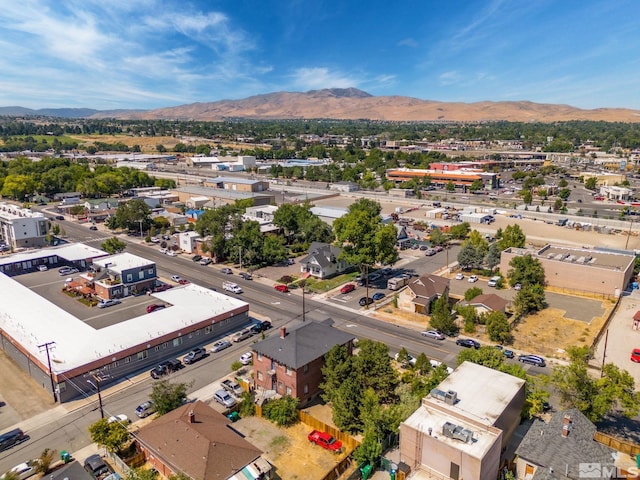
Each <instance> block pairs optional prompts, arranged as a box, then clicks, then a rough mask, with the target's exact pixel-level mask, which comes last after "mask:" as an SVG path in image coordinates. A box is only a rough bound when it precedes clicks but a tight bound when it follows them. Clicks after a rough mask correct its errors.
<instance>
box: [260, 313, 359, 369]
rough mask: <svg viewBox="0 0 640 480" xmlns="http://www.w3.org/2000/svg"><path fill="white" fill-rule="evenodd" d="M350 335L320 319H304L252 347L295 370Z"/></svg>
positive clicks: (345, 340) (350, 339)
mask: <svg viewBox="0 0 640 480" xmlns="http://www.w3.org/2000/svg"><path fill="white" fill-rule="evenodd" d="M354 339H355V337H354V336H353V335H350V334H348V333H345V332H342V331H340V330H338V329H336V328H333V327H331V326H329V325H326V324H324V323H318V322H307V323H304V324H302V325H300V326H299V327H297V328H295V329H292V330H290V331H287V334H286V335H285V337H284V338H280V334H278V335H274V336H272V337H269V338H267V339H265V340H262V341H261V342H258V343H256V344H254V345H253V351H254V352H257V353H260V354H262V355H264V356H265V357H268V358H271V359H272V360H275V361H276V362H278V363H279V364H281V365H286V366H287V367H289V368H291V369H294V370H295V369H297V368H300V367H302V366H304V365H307V364H308V363H310V362H311V361H313V360H316V359H317V358H320V357H322V356H324V355H325V354H326V353H327V352H328V351H329V350H331V349H332V348H333V347H334V346H336V345H344V344H346V343H347V342H349V341H352V340H354Z"/></svg>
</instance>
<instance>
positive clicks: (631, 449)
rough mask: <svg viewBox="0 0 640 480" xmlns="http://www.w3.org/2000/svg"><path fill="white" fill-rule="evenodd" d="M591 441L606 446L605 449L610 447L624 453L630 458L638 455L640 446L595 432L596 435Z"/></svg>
mask: <svg viewBox="0 0 640 480" xmlns="http://www.w3.org/2000/svg"><path fill="white" fill-rule="evenodd" d="M593 439H594V440H595V441H596V442H598V443H601V444H602V445H606V446H607V447H611V448H613V449H614V450H617V451H619V452H622V453H626V454H627V455H629V456H631V457H635V456H636V455H640V445H638V444H637V443H633V442H629V441H627V440H621V439H619V438H616V437H612V436H611V435H607V434H606V433H602V432H596V434H595V435H594V436H593Z"/></svg>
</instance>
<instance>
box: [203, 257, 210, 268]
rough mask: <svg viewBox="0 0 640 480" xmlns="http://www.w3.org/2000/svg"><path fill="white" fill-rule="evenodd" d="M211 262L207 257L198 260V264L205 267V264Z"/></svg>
mask: <svg viewBox="0 0 640 480" xmlns="http://www.w3.org/2000/svg"><path fill="white" fill-rule="evenodd" d="M212 263H213V260H212V259H210V258H209V257H204V258H203V259H202V260H200V265H202V266H203V267H206V266H207V265H210V264H212Z"/></svg>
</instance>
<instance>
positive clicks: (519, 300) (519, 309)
mask: <svg viewBox="0 0 640 480" xmlns="http://www.w3.org/2000/svg"><path fill="white" fill-rule="evenodd" d="M513 306H514V308H515V311H516V313H517V314H519V315H524V314H526V313H531V312H537V311H540V310H542V309H543V308H545V307H546V300H545V296H544V288H542V285H539V284H537V283H536V284H534V285H522V287H521V288H520V290H519V291H518V293H516V296H515V297H514V298H513Z"/></svg>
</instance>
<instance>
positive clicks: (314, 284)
mask: <svg viewBox="0 0 640 480" xmlns="http://www.w3.org/2000/svg"><path fill="white" fill-rule="evenodd" d="M358 275H359V273H358V272H351V273H345V274H342V275H338V276H337V277H332V278H329V279H327V280H317V279H315V278H312V277H309V278H308V279H307V283H306V287H307V288H308V289H309V290H311V291H312V292H315V293H322V292H328V291H329V290H332V289H334V288H336V287H337V286H339V285H342V284H343V283H347V282H350V281H352V280H354V279H355V278H356V277H357V276H358Z"/></svg>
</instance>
